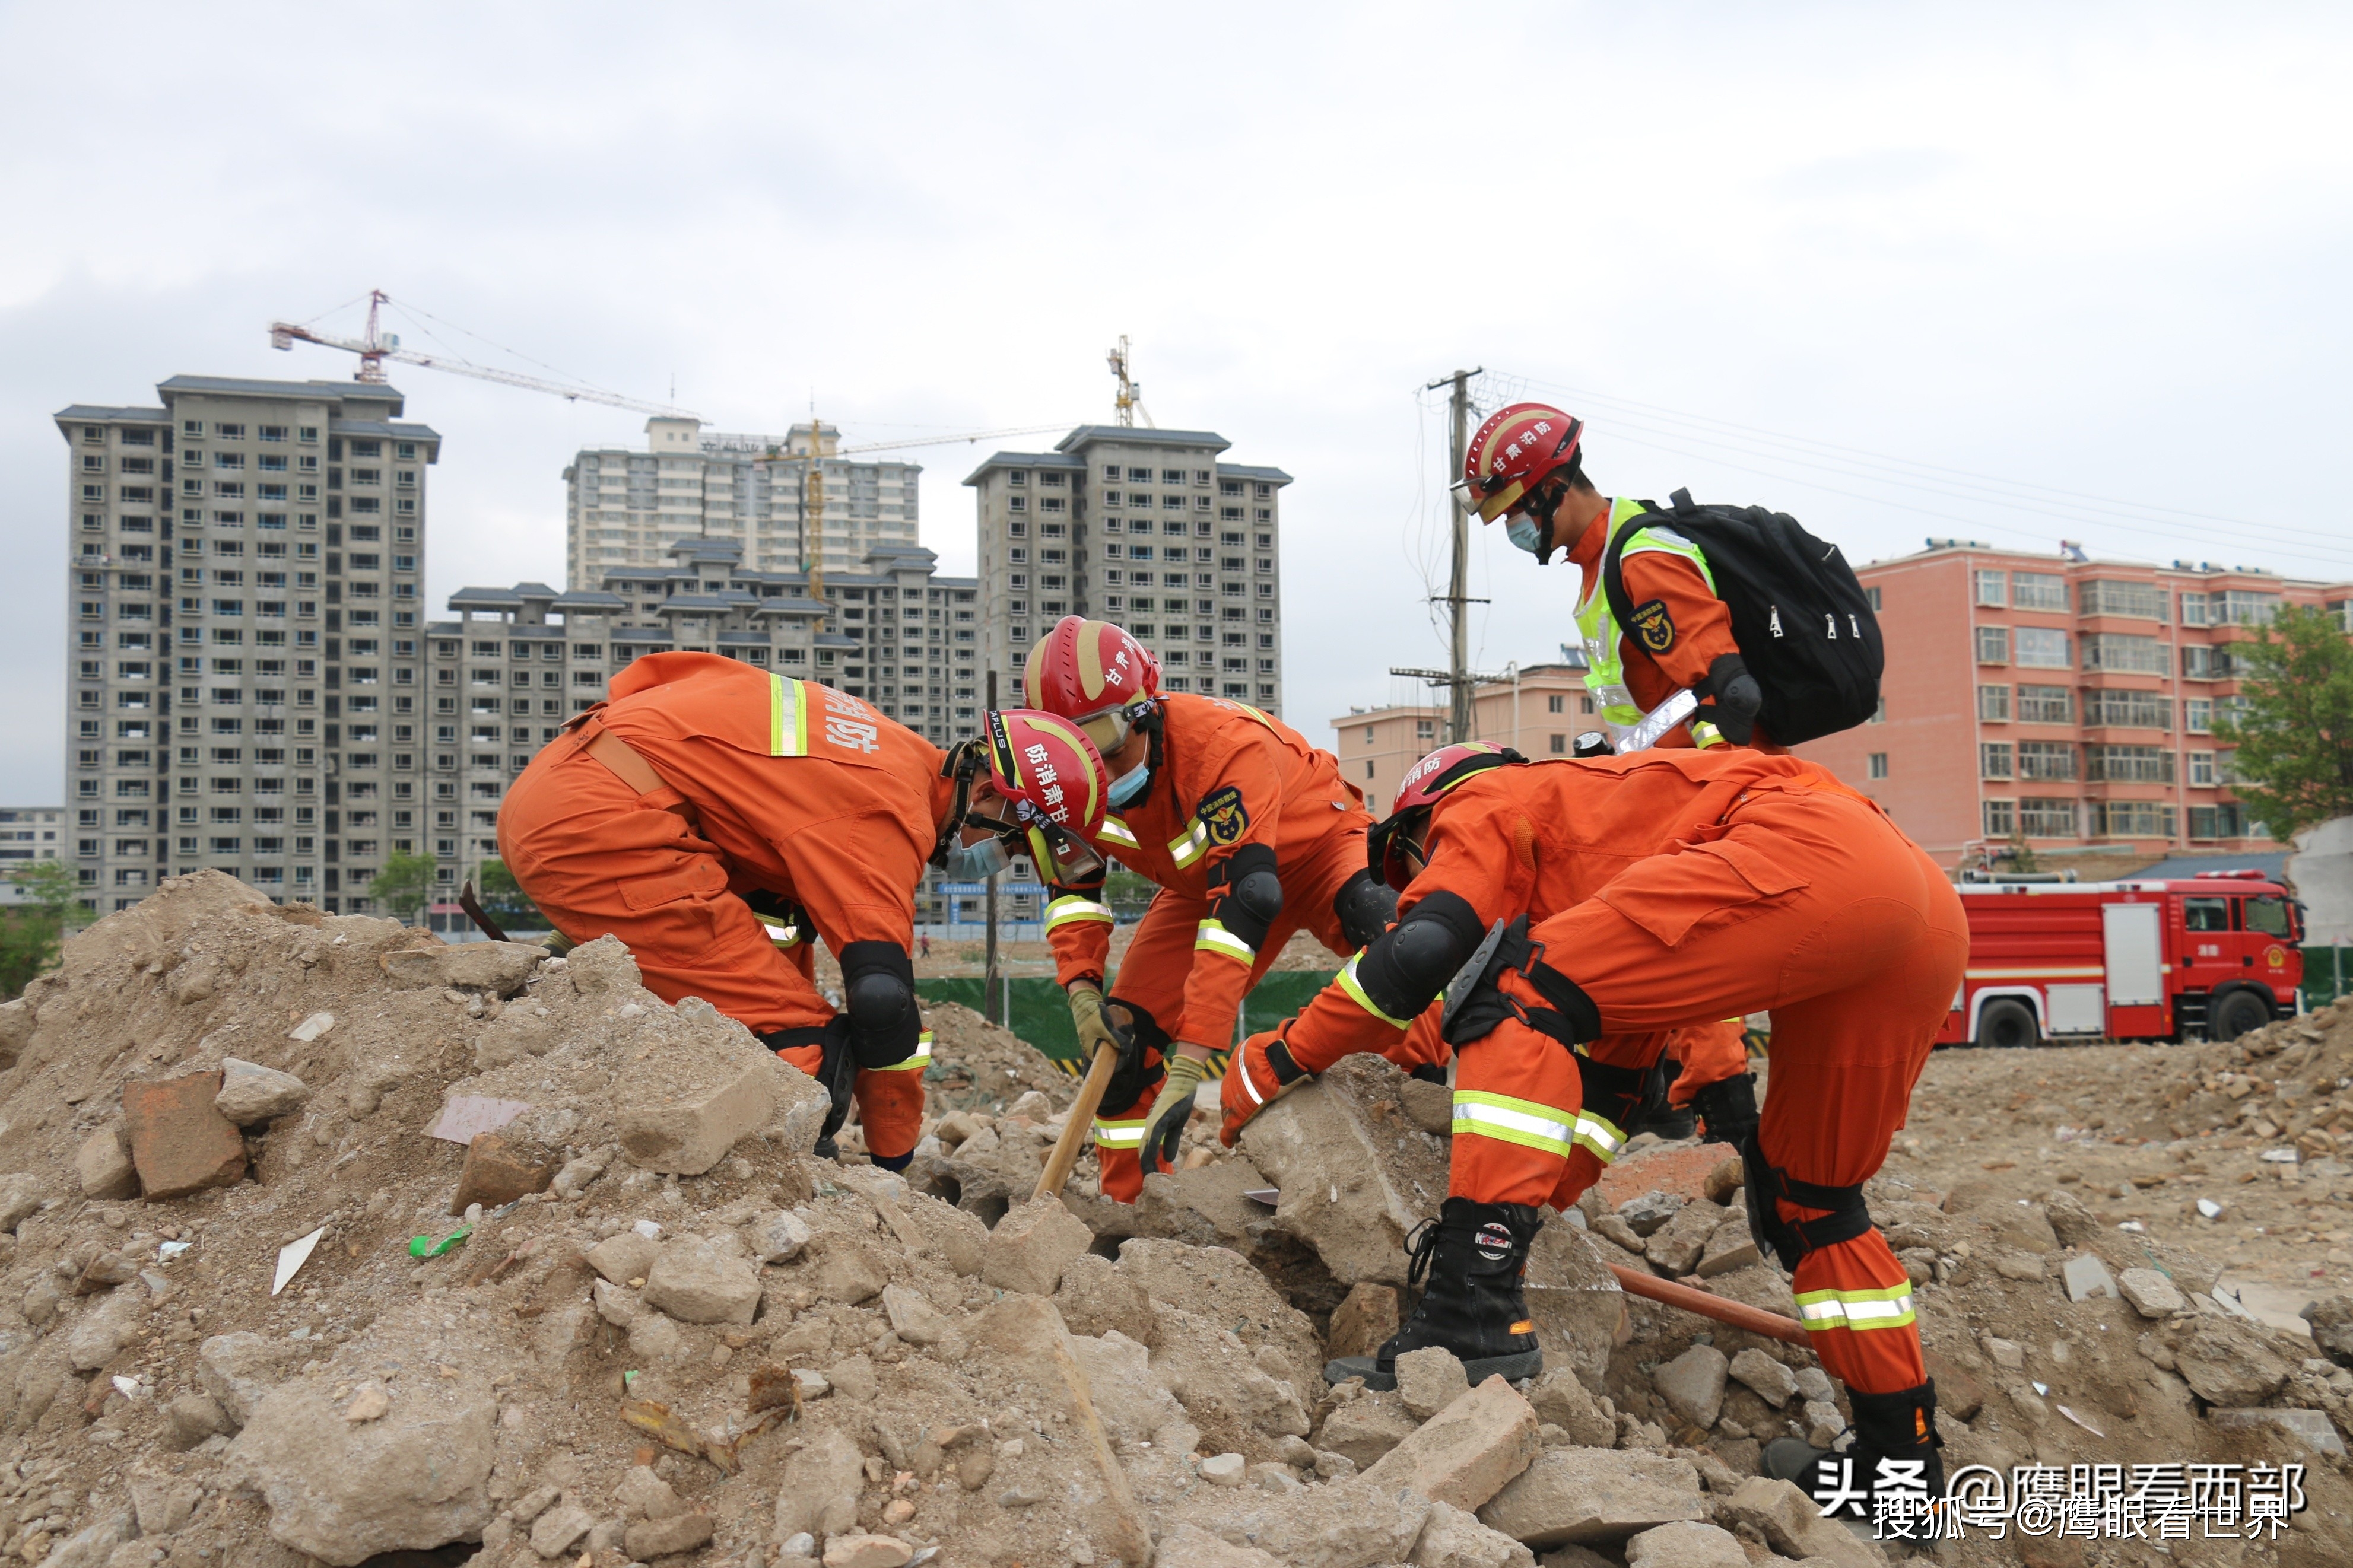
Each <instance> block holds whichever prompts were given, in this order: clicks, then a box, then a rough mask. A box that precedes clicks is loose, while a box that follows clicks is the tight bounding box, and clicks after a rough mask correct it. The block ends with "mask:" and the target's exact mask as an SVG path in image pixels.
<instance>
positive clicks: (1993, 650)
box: [1978, 626, 2010, 664]
mask: <svg viewBox="0 0 2353 1568" xmlns="http://www.w3.org/2000/svg"><path fill="white" fill-rule="evenodd" d="M2009 662H2010V628H2009V627H2008V626H1979V627H1978V663H1979V664H2008V663H2009Z"/></svg>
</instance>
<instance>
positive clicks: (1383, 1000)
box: [1356, 890, 1487, 1022]
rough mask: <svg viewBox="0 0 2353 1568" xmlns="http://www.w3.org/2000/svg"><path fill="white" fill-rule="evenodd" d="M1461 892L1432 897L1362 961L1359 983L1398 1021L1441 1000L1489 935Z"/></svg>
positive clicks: (1374, 944)
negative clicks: (1464, 965) (1448, 983)
mask: <svg viewBox="0 0 2353 1568" xmlns="http://www.w3.org/2000/svg"><path fill="white" fill-rule="evenodd" d="M1486 934H1487V933H1486V931H1485V930H1484V929H1483V928H1482V927H1481V925H1480V924H1479V914H1478V911H1477V910H1473V909H1472V907H1471V905H1470V902H1469V901H1468V900H1465V899H1463V898H1462V897H1461V895H1460V894H1456V893H1450V892H1446V891H1444V890H1440V891H1439V892H1435V893H1431V894H1430V895H1429V896H1428V897H1427V898H1425V899H1423V900H1421V901H1420V902H1419V903H1417V904H1415V905H1414V906H1413V908H1412V909H1410V910H1407V911H1406V912H1405V914H1404V916H1403V917H1401V918H1400V919H1399V920H1398V922H1397V924H1395V925H1393V926H1391V927H1390V928H1389V929H1388V931H1385V932H1383V933H1382V934H1381V935H1380V936H1379V937H1377V938H1376V939H1375V940H1374V942H1372V944H1371V945H1370V946H1368V947H1366V949H1365V952H1364V955H1363V956H1362V957H1360V958H1359V959H1357V960H1356V984H1358V985H1360V986H1362V987H1363V988H1364V992H1365V995H1366V997H1367V998H1368V999H1369V1000H1370V1001H1371V1002H1372V1004H1373V1005H1374V1006H1376V1007H1378V1008H1379V1009H1380V1010H1381V1011H1382V1012H1383V1013H1385V1014H1387V1015H1388V1016H1390V1017H1392V1018H1401V1019H1404V1020H1406V1021H1408V1022H1411V1021H1412V1019H1413V1017H1414V1016H1415V1015H1416V1014H1418V1013H1419V1012H1420V1011H1421V1010H1422V1009H1423V1008H1425V1007H1427V1006H1429V1005H1430V1003H1431V1002H1432V1001H1434V1000H1436V999H1437V996H1438V994H1439V993H1440V991H1443V990H1444V989H1446V983H1447V982H1448V981H1450V980H1451V979H1453V978H1454V974H1455V972H1456V971H1457V970H1459V969H1461V967H1462V965H1463V964H1464V963H1466V962H1468V961H1469V959H1470V957H1471V955H1472V953H1473V952H1477V951H1478V949H1479V943H1480V942H1481V941H1482V940H1483V939H1484V938H1485V936H1486Z"/></svg>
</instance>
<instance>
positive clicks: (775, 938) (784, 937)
mask: <svg viewBox="0 0 2353 1568" xmlns="http://www.w3.org/2000/svg"><path fill="white" fill-rule="evenodd" d="M760 929H761V930H762V931H766V932H767V933H768V940H769V941H770V942H774V943H775V944H776V946H778V947H781V948H795V947H798V946H800V944H801V928H800V927H798V926H772V925H770V924H768V922H767V921H761V922H760Z"/></svg>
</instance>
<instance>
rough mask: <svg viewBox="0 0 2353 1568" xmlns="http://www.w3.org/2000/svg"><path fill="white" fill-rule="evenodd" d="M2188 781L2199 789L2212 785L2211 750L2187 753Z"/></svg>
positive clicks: (2212, 758) (2212, 757)
mask: <svg viewBox="0 0 2353 1568" xmlns="http://www.w3.org/2000/svg"><path fill="white" fill-rule="evenodd" d="M2189 782H2190V783H2191V784H2193V785H2195V786H2197V787H2198V788H2200V789H2211V788H2212V787H2213V786H2214V753H2213V752H2190V753H2189Z"/></svg>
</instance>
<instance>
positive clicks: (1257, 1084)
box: [1218, 1019, 1314, 1149]
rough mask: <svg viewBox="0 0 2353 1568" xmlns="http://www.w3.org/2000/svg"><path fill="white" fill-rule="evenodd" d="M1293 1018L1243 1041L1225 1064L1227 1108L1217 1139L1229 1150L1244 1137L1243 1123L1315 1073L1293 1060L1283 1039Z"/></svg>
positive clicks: (1221, 1093)
mask: <svg viewBox="0 0 2353 1568" xmlns="http://www.w3.org/2000/svg"><path fill="white" fill-rule="evenodd" d="M1289 1028H1290V1021H1289V1020H1288V1019H1286V1020H1284V1022H1283V1024H1282V1026H1281V1027H1279V1028H1275V1029H1270V1030H1269V1031H1267V1032H1266V1033H1265V1034H1263V1035H1252V1036H1251V1037H1250V1038H1249V1039H1247V1040H1245V1041H1244V1042H1242V1048H1241V1049H1240V1050H1238V1051H1236V1052H1235V1053H1234V1056H1233V1059H1232V1060H1231V1061H1229V1062H1228V1063H1227V1064H1226V1077H1225V1083H1224V1086H1223V1087H1222V1088H1221V1089H1219V1091H1218V1098H1219V1101H1220V1102H1221V1103H1222V1104H1223V1105H1224V1107H1225V1112H1226V1121H1225V1125H1224V1126H1222V1127H1220V1128H1219V1130H1218V1142H1220V1143H1223V1144H1224V1145H1225V1146H1226V1147H1227V1148H1229V1149H1230V1148H1232V1147H1233V1146H1234V1140H1235V1139H1237V1138H1239V1137H1240V1136H1241V1131H1242V1124H1243V1123H1244V1122H1246V1121H1249V1120H1250V1118H1251V1117H1253V1116H1256V1115H1257V1114H1258V1113H1259V1112H1260V1111H1261V1110H1265V1109H1266V1108H1267V1107H1268V1106H1269V1105H1271V1104H1272V1103H1273V1102H1274V1101H1275V1100H1279V1099H1281V1098H1282V1096H1283V1095H1284V1094H1285V1093H1287V1092H1288V1091H1289V1090H1290V1089H1291V1086H1292V1085H1293V1084H1296V1083H1303V1082H1305V1081H1306V1080H1307V1079H1310V1078H1313V1077H1314V1074H1313V1073H1310V1072H1309V1071H1308V1070H1307V1069H1306V1068H1303V1067H1301V1066H1300V1065H1299V1064H1298V1063H1296V1062H1294V1061H1293V1060H1292V1059H1291V1047H1289V1046H1288V1045H1286V1044H1285V1043H1284V1041H1283V1035H1284V1033H1285V1031H1287V1030H1288V1029H1289Z"/></svg>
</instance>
